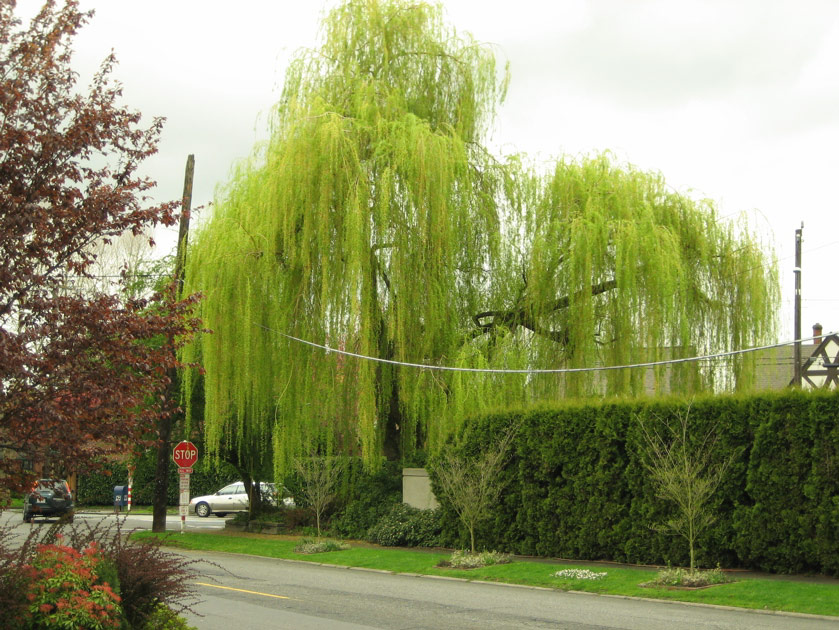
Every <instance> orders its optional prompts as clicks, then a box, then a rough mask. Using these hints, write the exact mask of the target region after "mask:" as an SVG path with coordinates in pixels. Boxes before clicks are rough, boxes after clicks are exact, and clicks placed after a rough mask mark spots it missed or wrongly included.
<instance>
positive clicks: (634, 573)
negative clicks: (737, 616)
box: [135, 532, 839, 616]
mask: <svg viewBox="0 0 839 630" xmlns="http://www.w3.org/2000/svg"><path fill="white" fill-rule="evenodd" d="M135 536H137V537H138V538H147V537H160V538H162V540H163V542H164V544H166V545H169V546H173V547H180V548H183V549H193V550H205V551H223V552H228V553H247V554H251V555H256V556H265V557H269V558H285V559H294V560H301V561H310V562H320V563H325V564H334V565H340V566H353V567H366V568H371V569H380V570H386V571H393V572H394V573H412V574H420V575H445V576H450V577H457V578H462V579H465V580H475V581H487V582H503V583H508V584H524V585H528V586H539V587H546V588H555V589H558V590H564V591H585V592H589V593H600V594H604V595H624V596H629V597H647V598H652V599H666V600H676V601H683V602H699V603H704V604H716V605H723V606H736V607H739V608H753V609H763V610H774V611H786V612H799V613H810V614H816V615H830V616H839V580H836V581H830V580H821V581H818V580H810V579H806V578H803V579H802V578H796V577H788V578H783V577H775V576H773V577H772V578H761V577H754V576H746V575H738V574H736V573H735V575H736V576H737V581H735V582H731V583H729V584H720V585H717V586H712V587H709V588H703V589H696V590H683V589H669V588H646V587H642V586H640V584H641V583H643V582H647V581H648V580H651V579H652V578H653V577H654V575H655V571H654V570H653V569H650V568H647V567H627V566H624V565H614V566H603V565H597V566H592V565H591V564H588V565H587V564H585V563H579V564H569V563H561V562H549V561H544V560H531V559H516V560H515V561H514V562H511V563H509V564H499V565H494V566H490V567H484V568H480V569H470V570H457V569H446V568H441V567H437V566H436V565H437V563H438V562H439V561H440V560H442V559H444V558H447V557H449V554H448V553H447V552H445V551H426V550H410V549H394V548H384V547H376V546H372V545H367V544H362V543H357V544H353V545H352V547H351V548H350V549H348V550H346V551H333V552H328V553H320V554H313V555H303V554H298V553H295V552H294V547H295V546H296V545H297V544H298V543H299V542H300V539H299V538H298V537H292V536H271V535H264V534H239V533H236V534H234V533H230V532H220V533H184V534H153V533H151V532H138V533H136V534H135ZM569 568H587V569H590V570H591V571H594V572H598V573H602V572H605V573H606V576H605V577H603V578H601V579H597V580H586V579H560V578H556V577H554V575H553V574H554V573H556V572H557V571H559V570H561V569H569Z"/></svg>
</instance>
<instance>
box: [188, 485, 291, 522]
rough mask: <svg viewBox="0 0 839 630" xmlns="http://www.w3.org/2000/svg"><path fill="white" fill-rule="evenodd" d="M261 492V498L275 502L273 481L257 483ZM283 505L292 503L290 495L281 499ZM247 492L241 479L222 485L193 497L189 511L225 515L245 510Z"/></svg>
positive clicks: (275, 494) (199, 513) (205, 514)
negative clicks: (213, 491) (215, 489)
mask: <svg viewBox="0 0 839 630" xmlns="http://www.w3.org/2000/svg"><path fill="white" fill-rule="evenodd" d="M259 487H260V491H261V493H262V500H263V501H266V502H267V503H270V504H272V505H276V504H277V486H276V485H275V484H273V483H266V482H261V483H260V484H259ZM283 504H284V505H287V506H288V505H294V501H293V500H292V499H291V498H290V497H286V498H284V499H283ZM247 511H248V494H247V492H245V484H244V483H242V482H241V481H236V482H234V483H231V484H228V485H226V486H224V488H222V489H221V490H219V491H218V492H216V493H215V494H207V495H204V496H201V497H194V498H193V499H191V500H190V502H189V513H190V514H197V515H198V516H209V515H210V514H215V515H216V516H226V515H227V514H229V513H230V512H247Z"/></svg>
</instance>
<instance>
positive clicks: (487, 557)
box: [437, 550, 512, 569]
mask: <svg viewBox="0 0 839 630" xmlns="http://www.w3.org/2000/svg"><path fill="white" fill-rule="evenodd" d="M510 562H512V558H511V557H510V556H509V555H508V554H506V553H499V552H497V551H481V552H480V553H472V552H471V551H460V550H457V551H455V552H453V553H452V555H451V557H450V558H448V559H444V560H441V561H440V562H439V563H438V564H437V566H438V567H450V568H452V569H478V568H480V567H491V566H493V565H496V564H509V563H510Z"/></svg>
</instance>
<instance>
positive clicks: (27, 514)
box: [23, 505, 32, 523]
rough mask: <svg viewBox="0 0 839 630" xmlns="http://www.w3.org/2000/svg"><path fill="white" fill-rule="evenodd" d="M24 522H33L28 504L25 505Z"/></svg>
mask: <svg viewBox="0 0 839 630" xmlns="http://www.w3.org/2000/svg"><path fill="white" fill-rule="evenodd" d="M23 522H24V523H31V522H32V514H31V513H30V512H29V510H27V509H26V506H25V505H24V506H23Z"/></svg>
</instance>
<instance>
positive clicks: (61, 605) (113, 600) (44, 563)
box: [27, 542, 121, 630]
mask: <svg viewBox="0 0 839 630" xmlns="http://www.w3.org/2000/svg"><path fill="white" fill-rule="evenodd" d="M101 562H102V552H101V550H100V549H99V547H98V546H97V545H96V543H95V542H91V543H90V544H89V545H88V546H87V547H86V548H85V549H84V550H83V551H81V552H79V551H77V550H75V549H73V548H72V547H67V546H64V545H39V546H38V551H37V555H36V556H35V558H34V559H33V562H32V565H31V567H30V570H29V573H30V580H31V581H30V587H29V592H28V594H27V598H28V599H29V624H30V625H31V627H32V628H42V627H45V628H48V627H61V628H67V629H72V628H80V629H85V630H99V629H100V628H119V627H120V624H121V622H120V619H121V611H120V606H119V602H120V597H119V595H117V594H116V593H115V592H114V590H113V589H112V587H111V585H110V584H108V583H107V582H102V581H101V580H100V579H99V576H98V575H97V572H96V569H97V565H99V564H100V563H101Z"/></svg>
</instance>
